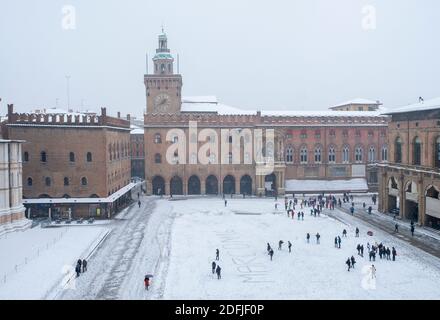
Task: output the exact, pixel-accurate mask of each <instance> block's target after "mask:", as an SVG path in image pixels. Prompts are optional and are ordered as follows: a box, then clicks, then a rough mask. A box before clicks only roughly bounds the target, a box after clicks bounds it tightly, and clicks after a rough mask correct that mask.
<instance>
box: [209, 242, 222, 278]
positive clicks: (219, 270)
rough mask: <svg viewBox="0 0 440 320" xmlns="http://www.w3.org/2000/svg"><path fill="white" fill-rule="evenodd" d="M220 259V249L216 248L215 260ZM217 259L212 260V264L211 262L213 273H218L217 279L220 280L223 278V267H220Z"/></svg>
mask: <svg viewBox="0 0 440 320" xmlns="http://www.w3.org/2000/svg"><path fill="white" fill-rule="evenodd" d="M219 260H220V250H219V249H216V250H215V261H219ZM215 261H212V264H211V269H212V274H217V279H219V280H220V279H221V278H222V268H221V267H220V265H219V264H218V262H217V263H216V262H215Z"/></svg>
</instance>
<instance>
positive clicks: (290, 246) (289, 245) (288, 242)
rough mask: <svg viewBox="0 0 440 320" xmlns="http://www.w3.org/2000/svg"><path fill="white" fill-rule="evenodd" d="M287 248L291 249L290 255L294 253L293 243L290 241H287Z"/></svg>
mask: <svg viewBox="0 0 440 320" xmlns="http://www.w3.org/2000/svg"><path fill="white" fill-rule="evenodd" d="M287 247H288V248H289V253H291V252H292V243H291V242H290V241H287Z"/></svg>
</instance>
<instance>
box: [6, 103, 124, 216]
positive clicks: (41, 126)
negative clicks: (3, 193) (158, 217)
mask: <svg viewBox="0 0 440 320" xmlns="http://www.w3.org/2000/svg"><path fill="white" fill-rule="evenodd" d="M2 129H3V132H4V136H5V137H8V139H15V140H24V141H25V142H24V143H23V146H22V153H23V154H22V159H23V198H24V199H25V200H24V203H25V205H26V206H27V208H32V209H31V211H32V215H39V214H43V215H47V214H52V216H53V217H54V216H56V215H60V216H64V217H65V216H67V215H69V216H73V217H76V216H96V217H109V216H111V214H112V213H114V212H116V211H117V210H118V209H119V208H120V207H121V206H123V205H124V204H125V203H126V202H127V200H128V198H129V196H130V195H129V194H128V191H127V192H124V193H123V194H121V190H122V191H124V190H125V189H124V188H126V187H127V186H129V185H130V178H131V174H130V173H131V163H130V122H129V121H128V120H125V119H121V118H120V116H119V114H118V117H117V118H115V117H110V116H108V115H107V113H106V109H105V108H102V109H101V115H99V116H97V115H84V114H79V113H68V112H66V113H57V114H55V113H31V114H29V113H15V112H14V110H13V106H12V105H9V106H8V120H7V122H5V123H3V125H2ZM126 189H128V188H126ZM78 199H81V200H78ZM80 203H81V204H80ZM49 208H50V209H51V210H50V211H49Z"/></svg>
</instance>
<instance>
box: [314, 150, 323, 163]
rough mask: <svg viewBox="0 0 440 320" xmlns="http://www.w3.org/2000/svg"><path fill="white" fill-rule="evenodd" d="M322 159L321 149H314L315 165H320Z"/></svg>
mask: <svg viewBox="0 0 440 320" xmlns="http://www.w3.org/2000/svg"><path fill="white" fill-rule="evenodd" d="M321 161H322V158H321V147H316V148H315V163H321Z"/></svg>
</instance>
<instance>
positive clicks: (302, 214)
mask: <svg viewBox="0 0 440 320" xmlns="http://www.w3.org/2000/svg"><path fill="white" fill-rule="evenodd" d="M301 220H303V221H304V211H301Z"/></svg>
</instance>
